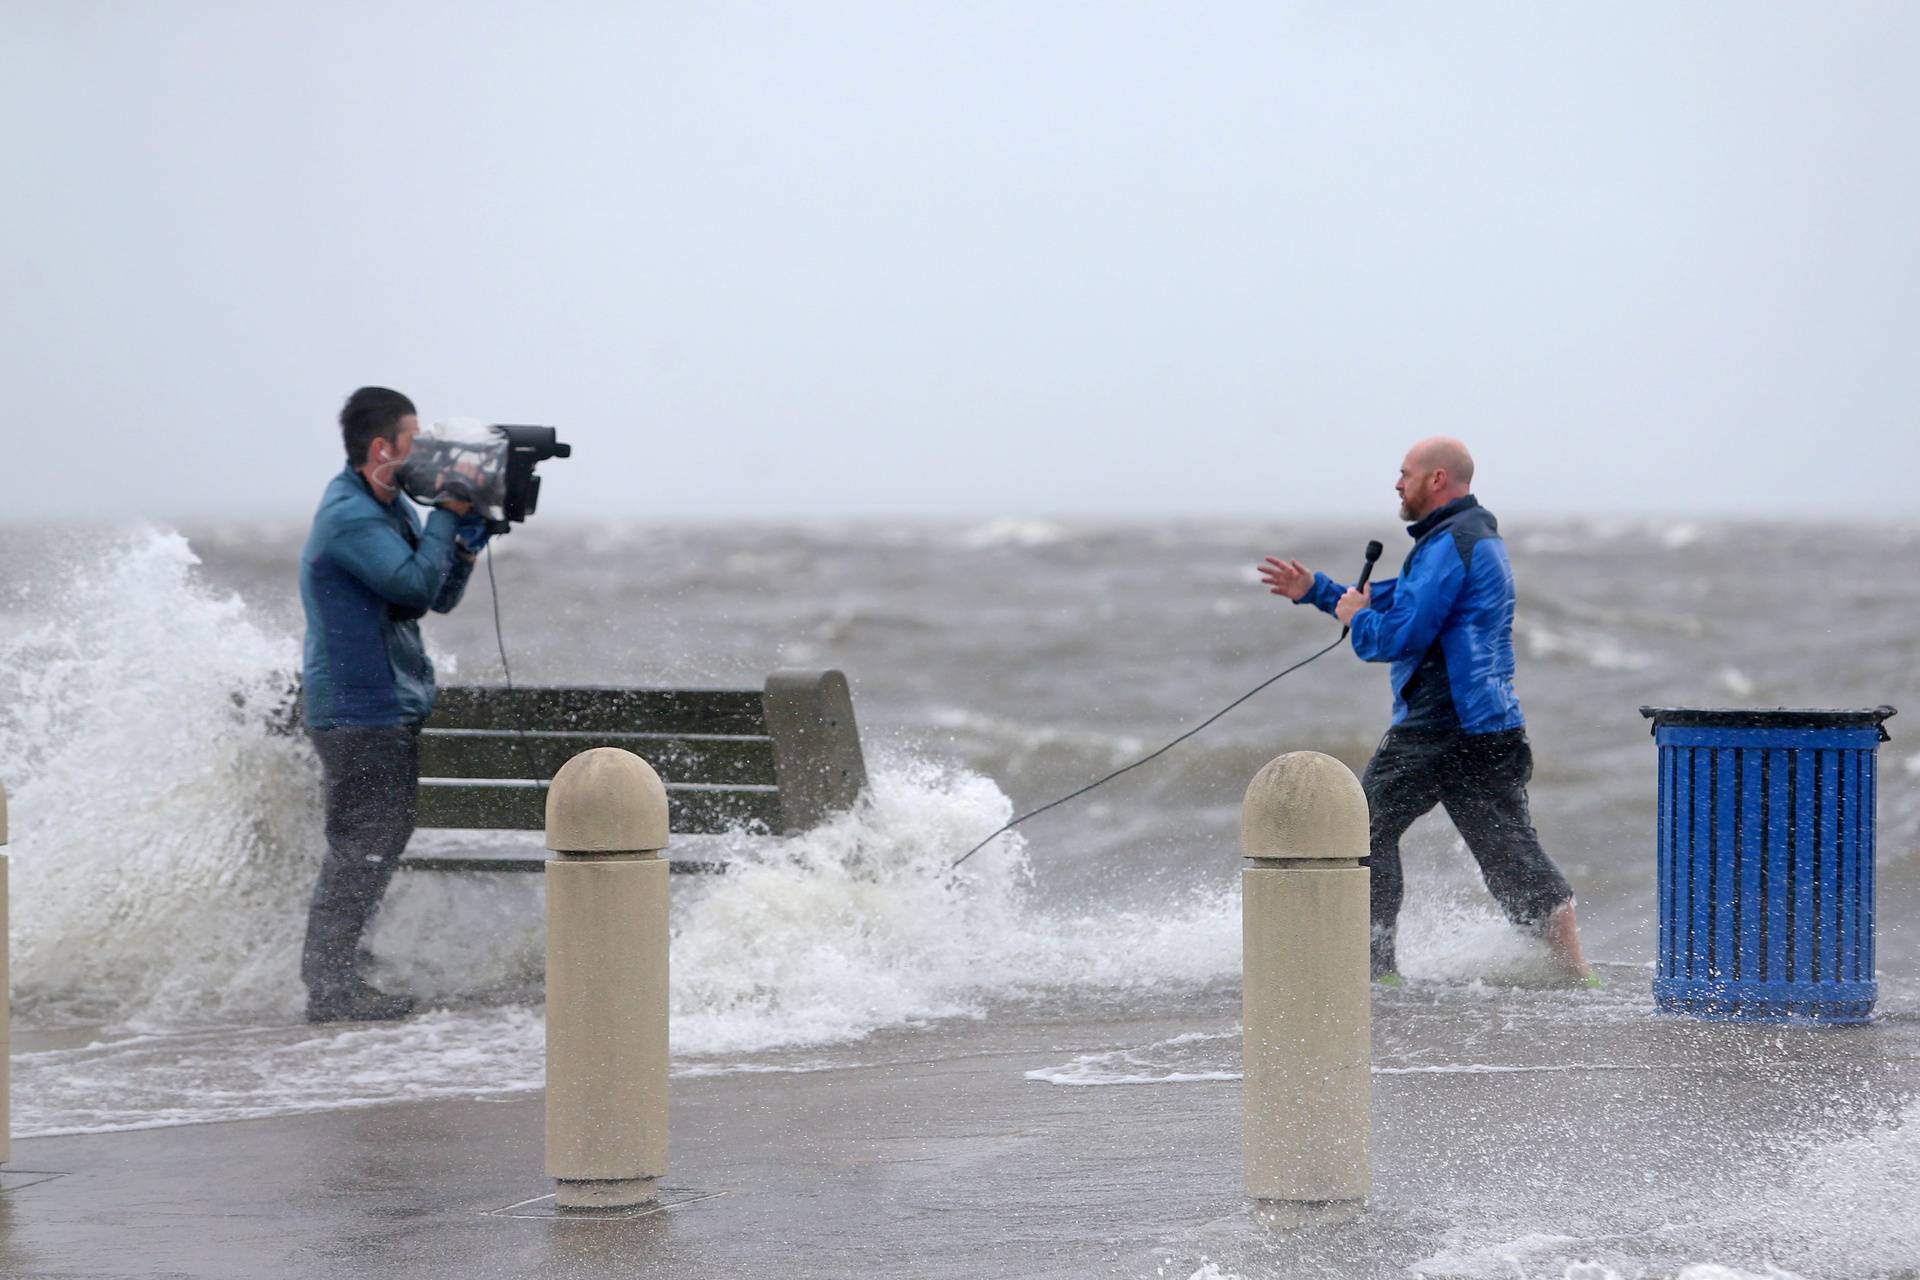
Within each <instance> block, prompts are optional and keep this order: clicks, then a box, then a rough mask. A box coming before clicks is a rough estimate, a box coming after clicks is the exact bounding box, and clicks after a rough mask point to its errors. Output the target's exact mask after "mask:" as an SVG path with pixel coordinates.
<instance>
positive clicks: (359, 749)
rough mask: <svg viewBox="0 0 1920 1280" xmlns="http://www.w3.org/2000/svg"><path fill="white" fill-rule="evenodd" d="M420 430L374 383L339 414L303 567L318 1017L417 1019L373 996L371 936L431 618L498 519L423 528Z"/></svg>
mask: <svg viewBox="0 0 1920 1280" xmlns="http://www.w3.org/2000/svg"><path fill="white" fill-rule="evenodd" d="M419 430H420V419H419V416H418V414H417V413H416V412H415V410H414V407H413V402H412V401H410V400H408V399H407V398H406V397H405V396H403V395H401V394H400V393H399V392H397V391H389V390H388V389H387V388H385V387H362V388H360V389H359V390H358V391H356V392H354V393H353V394H352V395H351V396H350V397H348V399H347V403H346V406H345V407H344V408H343V409H341V411H340V432H341V436H342V439H343V440H344V442H345V444H346V450H347V465H346V467H345V468H344V469H343V470H342V471H341V472H340V474H339V475H337V476H335V477H334V478H333V480H332V482H331V483H329V484H328V485H327V489H326V493H325V494H324V495H322V497H321V499H320V508H319V510H318V511H316V512H315V513H314V517H313V530H312V532H311V533H310V534H309V535H308V536H307V545H306V549H305V550H304V551H303V552H302V553H301V556H300V602H301V604H302V606H303V607H304V608H305V610H306V616H307V638H306V652H305V716H306V725H307V732H308V736H309V737H310V738H311V739H312V741H313V745H314V749H315V751H317V752H318V753H319V755H320V768H321V773H322V777H323V779H324V785H325V797H326V823H327V853H326V859H325V861H324V862H323V863H322V864H321V867H320V881H319V883H318V884H317V885H315V887H314V891H313V901H312V904H311V906H310V907H309V908H308V914H307V937H306V944H305V946H304V947H303V949H302V951H301V956H300V977H301V979H302V981H304V982H305V983H306V986H307V1021H308V1022H338V1021H370V1020H377V1019H383V1018H403V1017H405V1016H406V1015H407V1014H408V1013H410V1012H411V1011H412V1009H413V1000H412V998H411V997H408V996H399V995H390V994H388V993H386V992H384V991H380V990H378V989H376V988H374V987H371V986H369V985H368V984H367V983H366V982H365V981H364V980H363V979H362V978H361V977H360V974H359V972H358V960H359V944H360V936H361V934H362V932H363V931H364V930H365V929H366V925H367V921H368V919H369V918H370V917H371V916H372V915H373V912H374V910H375V908H377V907H378V906H379V905H380V898H381V896H382V895H383V894H384V893H385V892H386V889H387V883H388V881H390V880H391V879H392V878H393V872H394V868H395V866H396V865H397V864H398V863H399V860H400V854H401V852H402V851H403V850H404V849H405V848H406V847H407V840H408V838H409V837H411V836H412V834H413V826H414V818H415V815H416V813H417V811H418V807H419V806H418V798H419V786H420V724H421V722H422V721H423V720H425V719H426V718H427V716H428V715H429V714H430V713H431V712H432V710H433V698H434V680H433V663H432V662H431V661H430V660H429V659H428V657H427V653H426V649H425V647H424V646H423V645H422V643H421V640H420V623H419V619H420V617H421V616H422V615H423V614H425V613H426V611H427V610H428V609H432V610H434V611H435V612H437V613H446V612H448V611H449V610H451V609H452V608H453V607H454V606H455V605H457V604H459V603H460V597H461V595H462V593H463V592H464V591H465V590H466V585H467V578H468V575H469V574H471V573H472V571H473V560H474V556H475V554H476V553H477V552H478V551H479V549H480V548H481V547H482V546H483V545H484V544H485V543H486V540H487V522H486V519H485V517H483V516H481V515H479V514H477V513H475V512H473V511H472V510H471V507H470V504H469V503H468V502H466V501H462V500H460V499H458V498H454V497H443V498H442V499H441V500H440V502H439V503H438V504H437V506H436V507H435V509H434V510H433V511H432V512H431V513H430V514H429V515H428V517H427V519H426V523H425V525H424V526H423V525H422V524H421V521H420V517H419V515H418V514H416V513H415V511H414V509H413V506H412V504H411V503H410V502H402V501H399V500H398V499H399V497H400V480H399V475H400V469H401V467H402V466H403V465H404V464H405V462H406V460H407V455H408V454H409V453H410V452H412V449H413V437H414V435H415V434H416V433H417V432H418V431H419Z"/></svg>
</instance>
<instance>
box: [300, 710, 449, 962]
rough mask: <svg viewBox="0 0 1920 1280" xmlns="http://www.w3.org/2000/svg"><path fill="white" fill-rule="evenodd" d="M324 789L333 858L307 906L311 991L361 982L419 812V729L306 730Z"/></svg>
mask: <svg viewBox="0 0 1920 1280" xmlns="http://www.w3.org/2000/svg"><path fill="white" fill-rule="evenodd" d="M307 736H308V737H309V738H311V739H312V740H313V748H314V750H315V751H317V752H319V753H320V772H321V776H322V779H323V782H324V785H325V788H326V807H327V856H326V860H325V861H324V862H322V863H321V864H320V882H319V883H318V884H317V885H315V886H314V889H313V902H312V904H311V905H310V906H309V907H308V908H307V941H306V946H305V947H304V948H302V950H301V953H300V977H301V980H302V981H304V982H305V983H306V984H307V990H308V991H310V992H328V993H337V992H342V991H345V990H347V989H349V988H351V987H352V986H353V985H354V983H355V981H356V980H357V976H358V975H357V974H356V972H355V969H356V963H355V961H356V956H357V954H358V951H359V946H360V935H361V933H362V932H364V931H365V929H366V927H367V921H368V920H369V919H371V918H372V916H373V913H374V910H375V909H376V908H377V907H379V905H380V898H381V896H382V895H383V894H385V893H386V891H387V882H388V881H390V880H392V879H393V871H394V868H395V867H396V866H398V865H399V862H400V854H401V851H402V850H404V849H405V848H406V847H407V841H408V839H409V838H411V837H412V835H413V825H414V821H415V819H416V817H417V816H418V814H419V808H420V803H419V796H420V726H419V725H417V724H397V725H346V724H343V725H335V726H334V727H333V728H331V729H315V730H312V731H311V732H309V733H308V735H307Z"/></svg>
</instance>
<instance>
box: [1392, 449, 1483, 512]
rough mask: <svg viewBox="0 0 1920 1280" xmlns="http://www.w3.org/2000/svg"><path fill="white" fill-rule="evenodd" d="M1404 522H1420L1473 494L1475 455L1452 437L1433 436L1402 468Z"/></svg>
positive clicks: (1410, 453) (1409, 452)
mask: <svg viewBox="0 0 1920 1280" xmlns="http://www.w3.org/2000/svg"><path fill="white" fill-rule="evenodd" d="M1394 489H1395V490H1397V491H1398V492H1399V494H1400V518H1401V519H1402V520H1419V519H1421V518H1422V517H1424V516H1425V515H1426V514H1427V513H1428V512H1430V511H1436V510H1438V509H1439V508H1441V507H1444V506H1446V505H1447V504H1448V503H1449V502H1452V501H1453V500H1454V499H1455V498H1464V497H1466V496H1467V495H1468V494H1469V493H1472V492H1473V455H1472V454H1470V453H1468V452H1467V446H1466V445H1464V444H1462V443H1460V442H1459V441H1458V440H1455V439H1454V438H1453V437H1452V436H1429V437H1428V438H1427V439H1425V440H1422V441H1421V442H1420V443H1419V444H1416V445H1415V446H1413V448H1411V449H1409V450H1407V457H1406V460H1405V461H1404V462H1402V463H1401V464H1400V482H1399V483H1398V484H1396V485H1394Z"/></svg>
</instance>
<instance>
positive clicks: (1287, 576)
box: [1258, 556, 1313, 604]
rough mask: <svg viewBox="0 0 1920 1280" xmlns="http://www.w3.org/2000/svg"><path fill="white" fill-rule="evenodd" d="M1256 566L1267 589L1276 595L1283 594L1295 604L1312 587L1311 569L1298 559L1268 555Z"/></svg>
mask: <svg viewBox="0 0 1920 1280" xmlns="http://www.w3.org/2000/svg"><path fill="white" fill-rule="evenodd" d="M1258 568H1259V570H1260V580H1261V581H1262V582H1264V583H1266V584H1267V590H1269V591H1271V592H1272V593H1273V594H1274V595H1276V596H1285V597H1286V598H1287V599H1289V600H1291V601H1293V602H1294V603H1295V604H1298V603H1299V602H1300V600H1301V598H1302V597H1304V596H1305V595H1306V594H1307V592H1308V591H1310V590H1312V588H1313V570H1311V569H1309V568H1307V566H1305V565H1303V564H1301V563H1300V562H1299V561H1298V560H1277V559H1275V558H1274V557H1272V556H1268V557H1267V558H1266V561H1265V562H1264V563H1262V564H1261V565H1259V566H1258Z"/></svg>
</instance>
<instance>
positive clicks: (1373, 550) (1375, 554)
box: [1340, 542, 1386, 640]
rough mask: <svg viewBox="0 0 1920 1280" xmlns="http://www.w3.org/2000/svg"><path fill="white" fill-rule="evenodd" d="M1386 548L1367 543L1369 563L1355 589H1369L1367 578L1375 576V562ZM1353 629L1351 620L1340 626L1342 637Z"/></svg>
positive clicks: (1377, 544)
mask: <svg viewBox="0 0 1920 1280" xmlns="http://www.w3.org/2000/svg"><path fill="white" fill-rule="evenodd" d="M1385 550H1386V548H1385V547H1383V546H1381V545H1380V544H1379V543H1378V542H1369V543H1368V544H1367V563H1366V566H1365V567H1364V568H1362V569H1361V570H1360V581H1358V582H1356V583H1354V584H1353V589H1354V590H1355V591H1365V590H1366V589H1367V579H1368V578H1371V577H1372V576H1373V562H1374V561H1376V560H1378V559H1379V558H1380V553H1381V552H1382V551H1385ZM1352 630H1353V624H1352V623H1351V622H1349V623H1346V624H1344V625H1342V626H1341V628H1340V638H1341V639H1342V640H1345V639H1346V638H1347V634H1348V633H1349V632H1351V631H1352Z"/></svg>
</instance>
